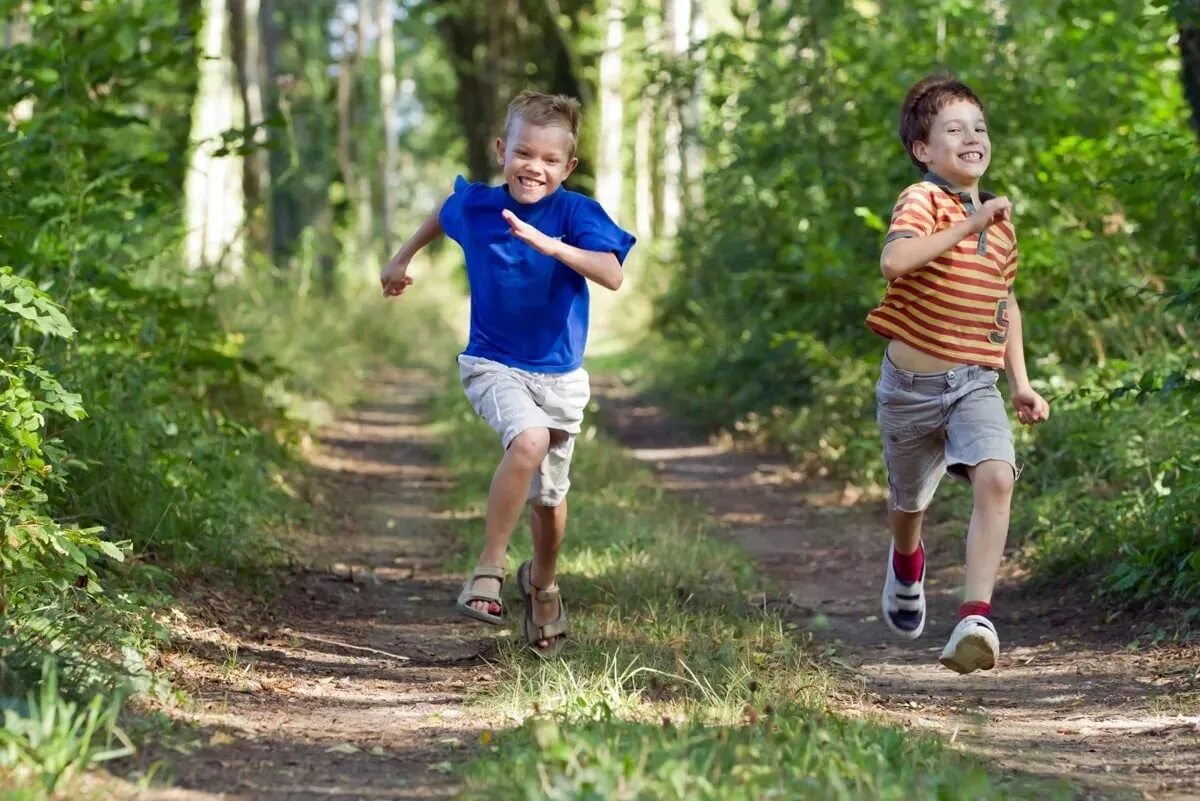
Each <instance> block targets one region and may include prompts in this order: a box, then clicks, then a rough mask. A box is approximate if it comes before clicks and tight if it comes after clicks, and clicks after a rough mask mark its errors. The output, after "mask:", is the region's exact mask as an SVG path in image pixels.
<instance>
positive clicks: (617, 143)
mask: <svg viewBox="0 0 1200 801" xmlns="http://www.w3.org/2000/svg"><path fill="white" fill-rule="evenodd" d="M606 27H607V30H606V35H605V38H604V52H603V54H602V55H601V56H600V125H599V136H598V137H597V138H598V139H599V143H598V144H599V147H598V149H597V159H596V200H597V201H599V202H600V205H601V206H603V207H604V208H605V210H607V211H608V213H609V214H610V215H612V216H613V217H619V216H620V212H621V196H622V192H623V188H624V187H623V178H624V174H625V171H624V170H623V169H622V163H621V161H622V160H621V145H622V134H623V133H624V130H625V106H624V98H623V97H622V94H621V48H622V47H623V46H624V42H625V3H624V0H609V3H608V21H607V26H606Z"/></svg>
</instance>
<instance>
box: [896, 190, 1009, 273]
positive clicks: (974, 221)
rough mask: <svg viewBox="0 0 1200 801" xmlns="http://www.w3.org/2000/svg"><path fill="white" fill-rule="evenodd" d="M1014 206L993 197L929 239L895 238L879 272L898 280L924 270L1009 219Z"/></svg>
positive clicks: (1004, 199) (1007, 201)
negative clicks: (993, 226) (952, 250)
mask: <svg viewBox="0 0 1200 801" xmlns="http://www.w3.org/2000/svg"><path fill="white" fill-rule="evenodd" d="M1011 212H1012V203H1010V202H1009V200H1008V198H1005V197H994V198H992V199H991V200H989V201H987V202H986V203H984V204H983V205H982V206H980V207H979V210H978V211H976V212H975V213H974V214H972V215H971V216H970V217H968V218H967V219H965V220H962V221H961V222H956V223H955V224H954V225H952V226H950V227H949V228H947V229H945V230H944V231H938V232H937V233H935V234H930V235H929V236H913V237H906V238H904V239H896V240H893V241H891V242H888V243H887V244H886V245H884V246H883V253H881V254H880V256H879V269H880V271H882V272H883V277H884V278H886V279H887V280H889V281H895V280H896V279H897V278H900V277H901V276H903V275H908V274H909V273H911V272H912V271H913V270H916V269H917V268H919V267H924V266H925V265H926V264H929V262H931V261H933V260H934V259H936V258H937V257H938V256H940V255H942V254H943V253H945V252H946V251H947V250H949V249H950V248H952V247H954V246H955V245H957V244H958V243H959V242H961V241H962V240H963V239H965V238H966V237H968V236H970V235H971V234H977V233H979V232H980V231H982V230H984V229H986V228H987V227H988V226H989V225H991V224H992V223H993V222H997V221H999V220H1006V219H1008V217H1009V215H1010V214H1011Z"/></svg>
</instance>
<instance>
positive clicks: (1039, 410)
mask: <svg viewBox="0 0 1200 801" xmlns="http://www.w3.org/2000/svg"><path fill="white" fill-rule="evenodd" d="M1012 405H1013V408H1014V409H1016V410H1017V419H1018V420H1020V421H1021V422H1022V423H1024V424H1025V425H1027V426H1028V425H1034V424H1036V423H1042V422H1045V421H1046V420H1049V419H1050V404H1049V403H1046V399H1045V398H1043V397H1042V396H1041V395H1039V394H1038V393H1037V391H1036V390H1034V388H1033V387H1021V388H1019V389H1016V390H1013V393H1012Z"/></svg>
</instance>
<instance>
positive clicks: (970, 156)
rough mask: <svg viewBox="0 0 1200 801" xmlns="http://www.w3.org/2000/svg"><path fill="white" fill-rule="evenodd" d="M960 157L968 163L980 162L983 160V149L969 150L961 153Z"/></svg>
mask: <svg viewBox="0 0 1200 801" xmlns="http://www.w3.org/2000/svg"><path fill="white" fill-rule="evenodd" d="M958 157H959V158H960V159H962V160H963V161H965V162H967V163H968V164H980V163H982V162H983V151H981V150H968V151H967V152H966V153H959V154H958Z"/></svg>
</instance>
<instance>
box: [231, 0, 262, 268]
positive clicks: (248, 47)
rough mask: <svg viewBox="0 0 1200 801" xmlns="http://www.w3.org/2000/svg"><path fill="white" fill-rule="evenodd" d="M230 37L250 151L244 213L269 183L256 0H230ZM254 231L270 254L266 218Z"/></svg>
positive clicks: (259, 8)
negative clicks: (251, 147) (250, 146)
mask: <svg viewBox="0 0 1200 801" xmlns="http://www.w3.org/2000/svg"><path fill="white" fill-rule="evenodd" d="M229 5H230V11H231V15H230V16H231V20H230V22H231V29H230V30H231V34H232V40H233V53H234V64H235V65H236V67H237V76H238V88H239V90H240V92H241V96H242V116H243V119H244V120H245V124H246V131H247V144H248V145H252V146H253V149H252V150H251V152H250V153H248V154H247V155H246V156H245V158H244V161H243V172H242V190H243V194H244V195H245V199H246V209H247V213H249V214H254V211H255V209H256V208H257V207H258V206H260V204H264V203H265V202H266V200H267V198H266V197H265V194H266V191H267V188H268V187H269V186H270V183H271V167H270V161H269V156H268V152H267V149H266V145H267V141H266V131H265V129H264V128H263V124H264V123H265V122H266V113H265V110H264V103H263V86H264V85H265V84H266V82H267V77H266V76H265V75H264V72H265V71H266V64H265V61H264V59H263V55H262V33H261V25H260V16H261V14H262V3H261V2H260V0H230V3H229ZM254 217H255V221H256V223H255V226H254V227H255V229H256V230H255V232H254V235H253V237H252V239H253V240H254V241H256V242H261V243H262V244H263V245H264V247H263V250H264V251H266V252H270V250H271V247H270V237H271V233H270V226H269V225H262V223H263V222H265V221H266V215H258V214H255V215H254Z"/></svg>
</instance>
